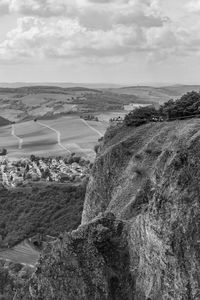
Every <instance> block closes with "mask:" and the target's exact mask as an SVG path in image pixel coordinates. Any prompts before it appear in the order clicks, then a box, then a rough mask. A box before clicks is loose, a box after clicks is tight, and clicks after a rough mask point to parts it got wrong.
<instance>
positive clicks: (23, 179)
mask: <svg viewBox="0 0 200 300" xmlns="http://www.w3.org/2000/svg"><path fill="white" fill-rule="evenodd" d="M90 167H91V163H90V161H87V160H84V159H83V158H80V157H76V156H73V155H72V156H70V157H68V158H61V157H51V158H49V157H48V158H41V157H35V156H34V155H31V157H30V158H23V159H19V160H15V161H12V160H9V158H7V157H6V156H1V161H0V183H2V185H3V186H4V187H5V188H15V187H18V186H22V185H27V184H29V183H30V182H34V181H44V182H53V181H54V182H61V183H65V182H73V183H78V182H81V181H82V180H84V178H87V177H88V176H89V172H90Z"/></svg>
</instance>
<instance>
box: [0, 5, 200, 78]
mask: <svg viewBox="0 0 200 300" xmlns="http://www.w3.org/2000/svg"><path fill="white" fill-rule="evenodd" d="M0 82H82V83H84V82H85V83H87V82H90V83H97V82H101V83H118V84H146V83H155V84H158V83H159V84H160V83H163V84H168V83H170V84H176V83H184V84H200V0H0Z"/></svg>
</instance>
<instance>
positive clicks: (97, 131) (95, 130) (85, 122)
mask: <svg viewBox="0 0 200 300" xmlns="http://www.w3.org/2000/svg"><path fill="white" fill-rule="evenodd" d="M81 121H82V122H83V123H84V124H85V125H86V126H87V127H89V128H90V129H91V130H93V131H94V132H96V133H97V134H98V135H99V136H100V137H102V136H103V134H102V133H101V132H100V131H99V130H97V129H95V128H94V127H92V126H90V125H89V124H88V122H87V121H86V120H84V119H81Z"/></svg>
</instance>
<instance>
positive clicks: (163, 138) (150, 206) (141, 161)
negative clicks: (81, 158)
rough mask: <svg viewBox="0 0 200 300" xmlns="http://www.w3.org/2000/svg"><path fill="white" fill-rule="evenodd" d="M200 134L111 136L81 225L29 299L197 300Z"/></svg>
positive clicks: (187, 128) (32, 286) (165, 126)
mask: <svg viewBox="0 0 200 300" xmlns="http://www.w3.org/2000/svg"><path fill="white" fill-rule="evenodd" d="M199 130H200V121H199V120H198V119H195V120H189V121H179V122H178V121H177V122H169V123H156V124H147V125H144V126H141V127H138V128H127V127H126V128H125V127H122V128H121V129H120V130H117V131H116V132H111V133H110V134H109V132H107V134H106V136H105V137H104V141H103V144H102V145H101V151H100V152H99V154H98V155H97V158H96V161H95V164H94V167H93V171H92V175H91V178H90V181H89V185H88V188H87V195H86V199H85V205H84V211H83V216H82V225H81V226H80V227H79V228H78V229H77V230H76V231H73V232H71V233H67V234H65V235H64V236H63V238H62V239H61V240H59V241H58V242H57V243H56V244H55V245H54V247H53V248H51V249H50V250H48V251H47V250H46V253H44V255H43V256H42V257H41V259H40V263H39V264H38V267H37V270H36V273H35V275H34V276H33V277H32V279H31V281H30V283H29V291H30V294H31V298H32V299H47V300H48V299H67V300H72V299H73V300H76V299H77V300H81V299H82V300H90V299H97V300H104V299H105V300H107V299H108V300H111V299H113V300H114V299H116V300H118V299H121V300H126V299H127V300H129V299H130V300H147V299H149V300H150V299H151V300H162V299H163V300H165V299H167V300H168V299H169V300H190V299H192V300H193V299H194V300H195V299H196V300H197V299H200V131H199ZM19 299H20V298H19ZM21 299H23V298H21Z"/></svg>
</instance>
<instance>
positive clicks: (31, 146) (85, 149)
mask: <svg viewBox="0 0 200 300" xmlns="http://www.w3.org/2000/svg"><path fill="white" fill-rule="evenodd" d="M107 126H108V123H106V122H95V121H87V122H86V121H85V120H82V119H80V118H79V116H75V115H73V116H66V117H60V118H58V119H52V120H41V121H40V120H38V121H37V122H34V121H27V122H22V123H16V124H14V125H13V127H14V131H12V126H11V125H8V126H4V127H0V148H6V149H7V150H8V157H10V158H19V157H27V156H30V155H31V154H34V155H39V156H49V155H52V156H54V155H55V156H59V155H65V154H68V153H69V151H70V152H75V153H76V154H77V155H82V156H83V157H85V158H87V159H90V160H93V159H94V158H95V152H94V150H93V149H94V146H95V144H96V143H97V141H98V139H99V138H100V137H101V136H102V135H103V134H104V133H105V131H106V128H107ZM59 142H60V143H59ZM20 143H21V147H20ZM20 148H21V149H20Z"/></svg>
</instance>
